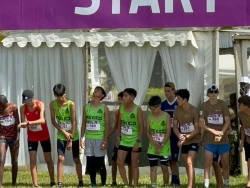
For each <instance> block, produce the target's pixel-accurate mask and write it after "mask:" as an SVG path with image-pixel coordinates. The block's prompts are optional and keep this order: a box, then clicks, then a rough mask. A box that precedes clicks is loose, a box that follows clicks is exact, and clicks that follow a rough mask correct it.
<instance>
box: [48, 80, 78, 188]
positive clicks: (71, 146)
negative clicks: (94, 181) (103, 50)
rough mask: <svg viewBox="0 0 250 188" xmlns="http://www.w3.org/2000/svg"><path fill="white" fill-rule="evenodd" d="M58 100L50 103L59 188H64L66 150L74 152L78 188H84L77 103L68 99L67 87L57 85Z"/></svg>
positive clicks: (55, 92)
mask: <svg viewBox="0 0 250 188" xmlns="http://www.w3.org/2000/svg"><path fill="white" fill-rule="evenodd" d="M53 93H54V96H55V97H56V100H54V101H52V102H50V116H51V122H52V124H53V126H54V127H55V128H56V129H57V130H58V133H57V153H58V162H57V179H58V187H63V174H64V160H65V157H64V155H65V150H66V148H67V150H72V155H73V160H74V163H75V165H76V173H77V176H78V180H79V184H78V187H83V181H82V164H81V161H80V158H79V157H80V155H79V133H78V129H77V121H76V107H75V103H74V102H73V101H71V100H68V99H67V98H66V87H65V86H64V85H62V84H57V85H55V86H54V88H53Z"/></svg>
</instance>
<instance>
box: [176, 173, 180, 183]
mask: <svg viewBox="0 0 250 188" xmlns="http://www.w3.org/2000/svg"><path fill="white" fill-rule="evenodd" d="M176 185H181V182H180V178H179V175H177V176H176Z"/></svg>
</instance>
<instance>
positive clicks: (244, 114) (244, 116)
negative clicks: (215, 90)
mask: <svg viewBox="0 0 250 188" xmlns="http://www.w3.org/2000/svg"><path fill="white" fill-rule="evenodd" d="M238 103H239V111H240V112H239V113H238V115H239V119H240V122H241V127H242V128H241V139H240V147H239V151H240V152H242V151H243V148H244V150H245V158H246V162H247V166H248V181H247V186H246V188H250V97H249V96H248V95H245V96H242V97H240V98H239V100H238Z"/></svg>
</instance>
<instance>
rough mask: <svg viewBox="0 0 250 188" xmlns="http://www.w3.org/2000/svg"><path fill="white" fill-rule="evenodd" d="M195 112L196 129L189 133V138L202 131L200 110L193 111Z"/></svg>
mask: <svg viewBox="0 0 250 188" xmlns="http://www.w3.org/2000/svg"><path fill="white" fill-rule="evenodd" d="M193 113H194V127H195V130H194V131H193V132H191V133H190V134H188V135H187V137H188V138H192V137H194V136H196V135H197V134H199V133H200V132H201V129H200V127H199V116H198V112H197V111H196V110H195V111H193Z"/></svg>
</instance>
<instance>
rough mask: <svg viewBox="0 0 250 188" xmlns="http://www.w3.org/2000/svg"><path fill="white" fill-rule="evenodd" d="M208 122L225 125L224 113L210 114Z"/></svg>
mask: <svg viewBox="0 0 250 188" xmlns="http://www.w3.org/2000/svg"><path fill="white" fill-rule="evenodd" d="M207 122H208V123H209V124H212V125H223V115H222V114H209V115H208V117H207Z"/></svg>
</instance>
